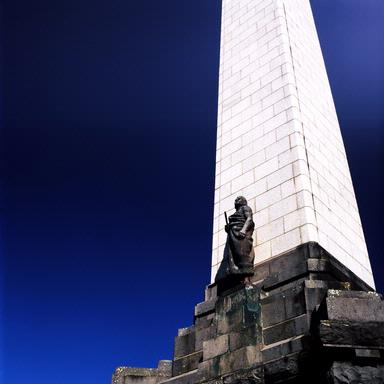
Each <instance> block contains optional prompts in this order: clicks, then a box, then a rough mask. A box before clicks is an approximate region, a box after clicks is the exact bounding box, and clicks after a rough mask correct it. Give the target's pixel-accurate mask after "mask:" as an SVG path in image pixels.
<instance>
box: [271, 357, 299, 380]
mask: <svg viewBox="0 0 384 384" xmlns="http://www.w3.org/2000/svg"><path fill="white" fill-rule="evenodd" d="M299 372H300V369H299V353H295V354H292V355H290V356H284V357H282V358H280V359H277V360H273V361H270V362H269V363H266V364H264V377H265V382H266V383H284V379H289V378H292V377H295V376H297V375H298V374H299ZM287 382H288V381H287Z"/></svg>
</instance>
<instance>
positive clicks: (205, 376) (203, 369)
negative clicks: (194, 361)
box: [197, 357, 220, 382]
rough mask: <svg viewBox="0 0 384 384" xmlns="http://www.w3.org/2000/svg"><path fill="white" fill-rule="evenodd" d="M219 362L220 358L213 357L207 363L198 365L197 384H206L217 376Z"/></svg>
mask: <svg viewBox="0 0 384 384" xmlns="http://www.w3.org/2000/svg"><path fill="white" fill-rule="evenodd" d="M219 362H220V358H219V357H215V358H213V359H209V360H207V361H203V362H202V363H200V364H199V365H198V371H197V381H198V382H206V381H208V380H210V379H213V378H215V377H217V376H219V370H220V369H219V368H220V366H219Z"/></svg>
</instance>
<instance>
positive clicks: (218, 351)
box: [203, 335, 229, 360]
mask: <svg viewBox="0 0 384 384" xmlns="http://www.w3.org/2000/svg"><path fill="white" fill-rule="evenodd" d="M228 339H229V338H228V335H222V336H218V337H216V338H214V339H211V340H208V341H204V342H203V359H204V360H208V359H212V358H214V357H216V356H219V355H223V354H224V353H226V352H227V351H228V349H229V340H228Z"/></svg>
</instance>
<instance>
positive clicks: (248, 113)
mask: <svg viewBox="0 0 384 384" xmlns="http://www.w3.org/2000/svg"><path fill="white" fill-rule="evenodd" d="M238 195H244V196H245V197H246V198H247V199H248V203H249V205H250V206H251V207H252V209H253V211H254V221H255V224H256V227H255V232H254V244H255V255H256V257H255V263H256V264H257V263H260V262H262V261H265V260H267V259H270V258H273V257H275V256H277V255H279V254H281V253H284V252H286V251H289V250H291V249H292V248H294V247H296V246H298V245H300V244H304V243H306V242H309V241H315V242H318V243H319V244H320V245H321V246H322V247H323V248H325V249H326V250H327V251H328V252H330V253H331V254H332V255H333V256H334V257H335V258H336V259H338V260H339V261H340V262H342V263H343V264H344V265H345V266H346V267H347V268H349V269H350V270H351V271H352V272H354V273H355V274H356V275H357V276H358V277H360V278H361V279H362V280H364V281H365V282H366V283H367V284H369V285H370V286H371V287H374V281H373V276H372V270H371V266H370V261H369V257H368V252H367V247H366V244H365V239H364V234H363V230H362V226H361V221H360V216H359V212H358V207H357V204H356V199H355V194H354V190H353V186H352V181H351V176H350V172H349V168H348V163H347V158H346V154H345V149H344V144H343V140H342V137H341V133H340V127H339V123H338V119H337V115H336V111H335V107H334V103H333V98H332V94H331V89H330V86H329V82H328V77H327V73H326V69H325V65H324V61H323V56H322V53H321V48H320V44H319V39H318V36H317V32H316V27H315V23H314V19H313V15H312V11H311V7H310V3H309V0H223V5H222V27H221V57H220V81H219V109H218V128H217V154H216V185H215V209H214V230H213V231H214V233H213V255H212V280H213V279H214V277H215V274H216V271H217V269H218V266H219V265H220V262H221V259H222V256H223V249H224V245H225V241H226V233H225V232H224V225H225V219H224V211H229V213H231V212H232V211H231V210H232V209H233V203H234V199H235V198H236V196H238Z"/></svg>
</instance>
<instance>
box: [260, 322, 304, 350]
mask: <svg viewBox="0 0 384 384" xmlns="http://www.w3.org/2000/svg"><path fill="white" fill-rule="evenodd" d="M308 331H309V325H308V317H307V315H301V316H299V317H295V318H293V319H291V320H287V321H284V322H282V323H279V324H276V325H273V326H271V327H268V328H264V329H263V340H264V344H265V345H269V344H272V343H276V342H278V341H281V340H285V339H289V338H291V337H294V336H298V335H301V334H305V333H307V332H308Z"/></svg>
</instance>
